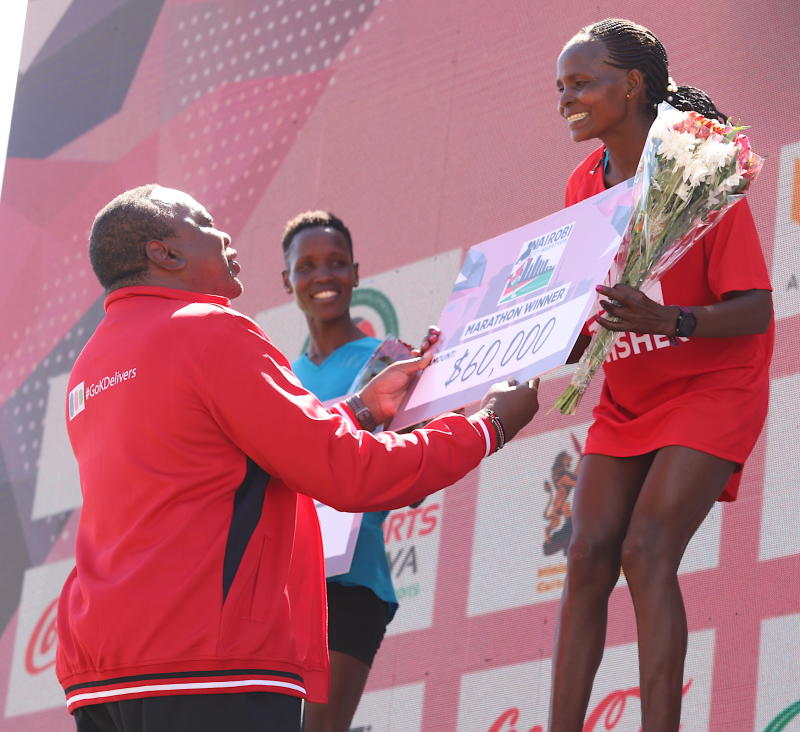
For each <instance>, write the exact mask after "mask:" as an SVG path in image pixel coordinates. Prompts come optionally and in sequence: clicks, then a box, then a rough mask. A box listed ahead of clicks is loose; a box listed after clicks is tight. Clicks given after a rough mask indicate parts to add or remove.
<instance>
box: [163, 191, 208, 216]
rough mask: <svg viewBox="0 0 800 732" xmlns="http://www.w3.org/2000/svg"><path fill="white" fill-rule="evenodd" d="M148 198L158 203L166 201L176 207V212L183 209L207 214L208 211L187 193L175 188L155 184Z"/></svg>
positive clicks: (192, 212) (191, 212)
mask: <svg viewBox="0 0 800 732" xmlns="http://www.w3.org/2000/svg"><path fill="white" fill-rule="evenodd" d="M150 199H151V200H153V201H159V202H160V203H166V204H168V205H169V206H171V207H173V208H174V209H176V212H178V211H180V210H181V209H183V210H186V211H188V213H190V214H201V215H206V216H207V215H208V211H206V209H205V207H204V206H203V205H202V204H200V203H198V202H197V201H196V200H195V199H194V198H192V196H190V195H189V194H188V193H185V192H184V191H179V190H178V189H177V188H166V187H165V186H156V187H155V188H153V190H152V191H151V193H150Z"/></svg>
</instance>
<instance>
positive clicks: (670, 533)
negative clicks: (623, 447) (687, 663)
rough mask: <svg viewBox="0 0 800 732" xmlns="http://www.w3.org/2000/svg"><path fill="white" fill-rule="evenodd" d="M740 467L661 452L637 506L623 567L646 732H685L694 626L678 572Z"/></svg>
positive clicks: (693, 453) (692, 453)
mask: <svg viewBox="0 0 800 732" xmlns="http://www.w3.org/2000/svg"><path fill="white" fill-rule="evenodd" d="M734 467H735V466H734V464H733V463H731V462H729V461H727V460H723V459H721V458H717V457H714V456H713V455H709V454H708V453H704V452H700V451H698V450H692V449H690V448H688V447H679V446H671V447H665V448H662V449H661V450H659V451H658V452H657V453H656V457H655V459H654V460H653V465H652V467H651V468H650V471H649V472H648V474H647V478H646V480H645V483H644V485H643V486H642V491H641V494H640V495H639V498H638V500H637V501H636V506H635V508H634V511H633V515H632V516H631V520H630V526H629V528H628V533H627V536H626V538H625V541H624V543H623V547H622V566H623V569H624V571H625V576H626V578H627V580H628V586H629V587H630V591H631V597H632V598H633V605H634V610H635V612H636V626H637V631H638V637H639V674H640V678H641V681H640V685H641V692H642V730H643V732H677V730H678V728H679V725H680V714H681V700H682V693H681V690H682V685H683V666H684V660H685V657H686V643H687V627H686V611H685V609H684V605H683V596H682V595H681V590H680V585H679V584H678V575H677V573H678V566H679V565H680V561H681V558H682V557H683V553H684V551H685V550H686V546H687V545H688V543H689V540H690V539H691V538H692V536H694V533H695V532H696V531H697V529H698V528H699V526H700V524H701V523H702V522H703V519H705V517H706V516H707V515H708V512H709V511H710V510H711V507H712V506H713V505H714V501H715V500H716V499H717V498H718V497H719V495H720V493H722V489H723V488H724V487H725V483H726V482H727V480H728V478H730V476H731V474H732V473H733V470H734Z"/></svg>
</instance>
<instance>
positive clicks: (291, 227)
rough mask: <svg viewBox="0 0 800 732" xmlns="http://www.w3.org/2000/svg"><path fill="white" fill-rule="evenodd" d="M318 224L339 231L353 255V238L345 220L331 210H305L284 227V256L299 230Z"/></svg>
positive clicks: (312, 227)
mask: <svg viewBox="0 0 800 732" xmlns="http://www.w3.org/2000/svg"><path fill="white" fill-rule="evenodd" d="M318 226H324V227H326V228H328V229H335V230H336V231H338V232H339V233H340V234H341V235H342V236H343V237H344V239H345V241H346V242H347V248H348V249H349V250H350V256H351V257H352V256H353V238H352V237H351V236H350V229H348V228H347V227H346V226H345V225H344V222H343V221H342V220H341V219H340V218H339V217H338V216H335V215H334V214H332V213H331V212H330V211H303V213H301V214H297V216H295V217H294V218H293V219H291V220H289V221H288V222H287V223H286V226H285V227H284V229H283V241H282V246H283V256H284V257H286V256H287V255H288V253H289V247H290V246H291V245H292V239H294V237H295V235H296V234H297V233H298V232H300V231H303V229H315V228H316V227H318Z"/></svg>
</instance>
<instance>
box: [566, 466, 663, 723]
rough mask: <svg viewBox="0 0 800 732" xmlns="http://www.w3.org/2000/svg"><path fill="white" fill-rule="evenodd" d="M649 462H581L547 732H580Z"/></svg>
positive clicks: (574, 504)
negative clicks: (626, 539)
mask: <svg viewBox="0 0 800 732" xmlns="http://www.w3.org/2000/svg"><path fill="white" fill-rule="evenodd" d="M652 460H653V456H652V455H641V456H637V457H631V458H614V457H609V456H606V455H585V456H584V457H583V460H582V461H581V470H580V474H579V475H578V482H577V484H576V486H575V494H574V495H575V500H574V503H573V507H572V538H571V540H570V545H569V549H568V551H567V578H566V582H565V584H564V592H563V594H562V597H561V613H560V617H559V622H558V630H557V632H556V639H555V644H554V652H553V687H552V696H551V702H550V730H551V732H581V730H582V728H583V720H584V716H585V715H586V707H587V706H588V704H589V697H590V695H591V691H592V683H593V681H594V676H595V673H596V672H597V667H598V666H599V665H600V660H601V659H602V657H603V646H604V645H605V637H606V622H607V616H608V596H609V595H610V594H611V590H612V589H613V588H614V585H615V584H616V582H617V579H618V578H619V571H620V551H621V547H622V541H623V539H624V537H625V534H626V532H627V529H628V522H629V520H630V517H631V514H632V512H633V509H634V505H635V503H636V499H637V497H638V495H639V491H640V488H641V486H642V484H643V482H644V479H645V476H646V475H647V471H648V469H649V468H650V465H651V462H652Z"/></svg>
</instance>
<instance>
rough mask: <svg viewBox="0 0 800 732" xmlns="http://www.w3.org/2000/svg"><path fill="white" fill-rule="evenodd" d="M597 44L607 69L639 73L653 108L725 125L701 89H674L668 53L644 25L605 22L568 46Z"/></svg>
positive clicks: (581, 33)
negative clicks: (667, 106)
mask: <svg viewBox="0 0 800 732" xmlns="http://www.w3.org/2000/svg"><path fill="white" fill-rule="evenodd" d="M585 40H597V41H600V42H601V43H602V44H603V45H604V46H605V47H606V50H607V51H608V58H609V60H608V61H607V62H606V63H608V64H609V65H610V66H614V67H615V68H618V69H624V70H625V71H630V70H631V69H638V70H639V71H641V72H642V74H643V75H644V78H645V90H646V92H647V101H648V103H649V104H651V105H652V106H653V107H657V106H658V104H659V102H663V101H667V102H668V103H669V104H671V105H672V106H673V107H675V109H678V110H680V111H682V112H692V111H693V112H699V113H700V114H702V115H703V116H704V117H708V118H710V119H717V120H719V121H720V122H725V121H726V119H727V118H726V116H725V115H724V114H722V112H720V111H719V110H718V109H717V107H716V106H715V105H714V102H712V101H711V98H710V97H709V96H708V94H706V93H705V92H704V91H703V90H702V89H697V88H696V87H693V86H676V85H675V82H674V81H672V79H671V77H670V75H669V62H668V60H667V51H666V49H665V48H664V46H663V44H662V43H661V41H659V40H658V38H657V37H656V35H655V34H654V33H653V32H652V31H651V30H648V29H647V28H645V27H644V26H643V25H639V24H638V23H634V22H633V21H631V20H625V19H624V18H606V19H605V20H601V21H600V22H598V23H593V24H592V25H587V26H586V27H584V28H581V30H580V31H578V33H577V34H576V35H575V36H574V37H573V38H572V40H571V41H570V42H569V43H568V44H567V45H570V44H572V43H575V42H577V41H585Z"/></svg>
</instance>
